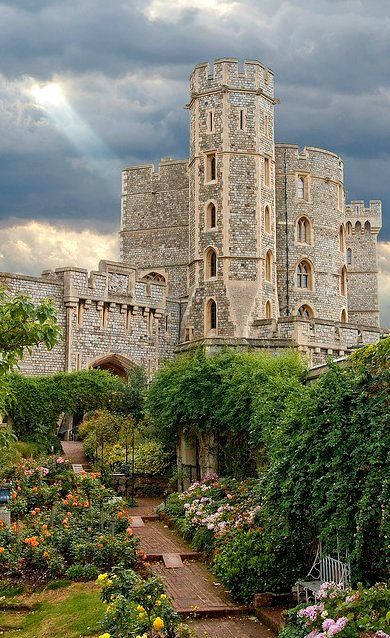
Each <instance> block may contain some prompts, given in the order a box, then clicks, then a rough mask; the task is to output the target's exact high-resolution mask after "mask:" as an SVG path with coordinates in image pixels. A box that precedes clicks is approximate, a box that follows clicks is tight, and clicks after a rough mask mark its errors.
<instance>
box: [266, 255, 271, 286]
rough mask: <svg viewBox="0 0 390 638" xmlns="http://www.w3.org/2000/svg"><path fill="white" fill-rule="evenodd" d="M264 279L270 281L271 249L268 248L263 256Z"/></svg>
mask: <svg viewBox="0 0 390 638" xmlns="http://www.w3.org/2000/svg"><path fill="white" fill-rule="evenodd" d="M265 279H266V281H272V250H269V251H268V252H267V254H266V256H265Z"/></svg>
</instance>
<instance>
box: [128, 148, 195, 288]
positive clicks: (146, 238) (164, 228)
mask: <svg viewBox="0 0 390 638" xmlns="http://www.w3.org/2000/svg"><path fill="white" fill-rule="evenodd" d="M187 166H188V162H187V160H170V159H167V160H161V162H160V164H159V166H158V172H157V173H154V167H153V164H147V165H144V166H134V167H130V168H126V169H124V170H123V172H122V202H121V231H120V240H121V259H122V261H124V262H125V263H127V264H129V265H131V266H135V267H136V268H140V269H143V270H145V272H146V271H147V270H150V271H157V272H161V273H162V274H163V275H165V277H166V278H167V280H168V287H169V295H170V296H171V297H173V298H179V297H183V296H185V294H186V292H187V264H188V168H187Z"/></svg>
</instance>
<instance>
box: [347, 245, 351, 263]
mask: <svg viewBox="0 0 390 638" xmlns="http://www.w3.org/2000/svg"><path fill="white" fill-rule="evenodd" d="M347 264H348V266H351V265H352V248H347Z"/></svg>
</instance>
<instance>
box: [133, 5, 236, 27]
mask: <svg viewBox="0 0 390 638" xmlns="http://www.w3.org/2000/svg"><path fill="white" fill-rule="evenodd" d="M237 5H238V2H233V1H231V0H173V1H172V0H152V2H150V3H149V5H148V6H147V8H146V10H145V14H146V16H147V17H148V19H149V20H152V21H153V20H163V21H167V22H176V21H177V20H179V19H180V18H181V16H182V14H183V13H184V12H186V11H202V12H205V13H209V14H210V13H211V14H214V15H215V16H217V17H224V16H226V15H228V14H229V13H231V12H232V11H233V10H234V9H235V8H236V7H237Z"/></svg>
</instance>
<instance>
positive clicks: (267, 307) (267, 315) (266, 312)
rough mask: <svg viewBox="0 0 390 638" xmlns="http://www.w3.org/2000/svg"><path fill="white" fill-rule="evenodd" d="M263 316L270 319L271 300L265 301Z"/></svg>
mask: <svg viewBox="0 0 390 638" xmlns="http://www.w3.org/2000/svg"><path fill="white" fill-rule="evenodd" d="M265 318H266V319H271V302H270V301H267V303H266V304H265Z"/></svg>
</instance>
